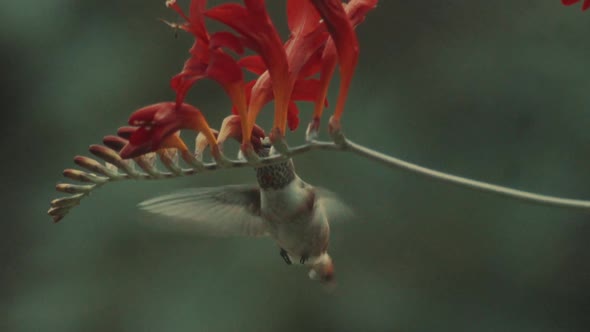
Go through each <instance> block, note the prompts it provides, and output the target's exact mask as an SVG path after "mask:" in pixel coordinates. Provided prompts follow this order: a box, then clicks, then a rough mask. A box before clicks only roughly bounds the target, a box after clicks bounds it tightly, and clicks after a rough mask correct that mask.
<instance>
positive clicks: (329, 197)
mask: <svg viewBox="0 0 590 332" xmlns="http://www.w3.org/2000/svg"><path fill="white" fill-rule="evenodd" d="M315 189H316V194H317V196H318V204H320V206H322V207H323V208H324V212H325V213H326V217H327V218H328V221H329V222H339V221H348V220H350V219H352V218H353V217H354V212H353V211H352V209H351V208H350V207H348V205H346V204H345V203H344V202H342V201H341V200H340V199H339V198H338V196H336V194H334V193H333V192H331V191H330V190H328V189H325V188H318V187H316V188H315Z"/></svg>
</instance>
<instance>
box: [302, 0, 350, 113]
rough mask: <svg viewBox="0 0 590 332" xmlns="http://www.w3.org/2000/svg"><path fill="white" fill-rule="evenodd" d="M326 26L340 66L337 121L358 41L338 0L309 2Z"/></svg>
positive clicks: (346, 93) (346, 91)
mask: <svg viewBox="0 0 590 332" xmlns="http://www.w3.org/2000/svg"><path fill="white" fill-rule="evenodd" d="M310 1H311V2H312V3H313V4H314V6H315V7H316V9H317V10H318V12H319V13H320V15H321V16H322V18H323V19H324V22H325V24H326V27H327V28H328V31H329V32H330V35H331V36H332V39H333V40H334V44H335V46H336V50H337V52H338V62H339V64H340V92H339V93H338V99H337V100H336V108H335V110H334V119H335V120H336V121H338V120H339V119H340V117H341V115H342V112H343V111H344V104H345V103H346V97H347V96H348V89H349V88H350V83H351V81H352V75H353V74H354V69H355V68H356V63H357V61H358V54H359V50H358V41H357V39H356V34H355V33H354V30H353V27H352V24H351V22H350V20H349V19H348V16H347V15H346V11H345V10H344V6H343V5H342V2H341V1H340V0H310Z"/></svg>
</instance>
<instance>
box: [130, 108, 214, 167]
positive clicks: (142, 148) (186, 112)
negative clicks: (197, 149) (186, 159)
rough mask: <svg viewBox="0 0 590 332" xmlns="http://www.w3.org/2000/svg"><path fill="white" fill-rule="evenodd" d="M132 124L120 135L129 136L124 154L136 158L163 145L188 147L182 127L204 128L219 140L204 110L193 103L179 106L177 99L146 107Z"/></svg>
mask: <svg viewBox="0 0 590 332" xmlns="http://www.w3.org/2000/svg"><path fill="white" fill-rule="evenodd" d="M129 124H130V125H131V126H134V127H136V129H134V130H133V129H126V130H124V131H122V132H121V133H120V134H119V135H120V136H122V137H125V136H129V142H128V143H127V144H126V145H125V146H124V147H123V148H122V149H121V151H120V152H119V155H120V156H121V158H124V159H127V158H134V157H137V156H140V155H142V154H145V153H148V152H154V151H157V150H160V149H163V148H177V149H179V150H182V151H186V150H187V147H186V145H185V144H184V142H182V140H181V139H180V138H179V137H178V136H177V133H178V131H179V130H181V129H190V130H194V131H197V132H201V133H203V134H204V135H205V137H207V140H208V141H209V142H210V144H212V145H215V146H216V145H217V141H216V139H215V136H214V135H213V132H212V131H211V128H210V127H209V125H208V124H207V121H206V120H205V117H204V116H203V115H202V114H201V112H200V111H199V110H198V109H197V108H195V107H194V106H191V105H189V104H182V105H181V106H180V107H177V106H176V103H174V102H164V103H158V104H154V105H150V106H146V107H143V108H141V109H139V110H137V111H135V112H134V113H133V114H131V116H130V117H129Z"/></svg>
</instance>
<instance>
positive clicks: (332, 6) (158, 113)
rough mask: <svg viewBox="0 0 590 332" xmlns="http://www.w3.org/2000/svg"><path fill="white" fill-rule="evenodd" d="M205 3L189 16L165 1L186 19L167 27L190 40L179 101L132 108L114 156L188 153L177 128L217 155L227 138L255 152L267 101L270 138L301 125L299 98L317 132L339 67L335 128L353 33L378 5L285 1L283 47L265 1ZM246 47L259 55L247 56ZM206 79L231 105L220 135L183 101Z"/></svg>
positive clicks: (352, 61) (196, 0)
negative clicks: (212, 25) (250, 76)
mask: <svg viewBox="0 0 590 332" xmlns="http://www.w3.org/2000/svg"><path fill="white" fill-rule="evenodd" d="M206 3H207V1H206V0H191V1H190V7H189V9H188V12H187V11H184V10H183V9H182V8H181V6H180V5H179V4H177V2H176V1H175V0H168V1H167V2H166V5H167V7H169V8H171V9H173V10H174V11H176V12H177V13H178V14H179V15H180V16H181V18H182V20H183V21H182V22H181V23H178V24H176V23H174V24H173V23H171V25H173V26H175V27H178V28H180V29H182V30H184V31H186V32H188V33H190V34H191V35H192V36H193V37H194V39H195V41H194V44H193V46H192V47H191V49H190V51H189V53H190V57H189V58H188V60H187V61H186V62H185V64H184V67H183V68H182V71H181V72H180V73H178V74H177V75H175V76H174V77H173V78H172V80H171V86H172V89H173V90H174V91H175V92H176V99H175V100H174V101H170V102H161V103H157V104H153V105H149V106H146V107H143V108H141V109H139V110H137V111H135V112H134V113H133V114H132V115H131V117H130V118H129V125H131V127H125V128H123V129H122V130H120V133H119V135H120V136H121V137H124V138H126V139H128V140H127V141H126V143H125V145H124V146H123V147H122V149H121V150H120V152H119V154H120V156H121V157H122V158H125V159H126V158H134V157H138V156H141V155H143V154H146V153H149V152H154V151H158V150H160V149H167V148H174V149H178V150H180V151H181V152H183V153H185V152H186V151H187V150H188V149H187V146H186V144H185V143H184V142H183V141H182V139H181V138H180V135H179V131H180V130H182V129H188V130H194V131H197V132H199V133H200V134H199V135H200V137H204V138H205V139H206V144H205V145H207V144H208V145H209V146H210V147H211V151H212V153H213V154H214V156H215V154H219V150H218V146H219V145H220V144H222V143H223V141H225V140H226V139H227V138H230V137H231V138H235V139H237V140H239V141H241V143H242V150H243V151H246V152H252V151H256V149H257V148H258V147H259V146H260V139H261V138H263V137H264V136H265V133H264V131H263V130H262V129H261V128H259V127H258V126H257V125H256V118H257V116H258V114H259V112H260V110H261V109H262V108H263V107H264V106H265V105H266V104H267V103H269V102H271V101H274V123H273V128H272V130H271V133H270V137H271V140H273V141H277V140H281V139H282V138H283V137H284V135H285V132H286V129H287V127H288V128H289V129H290V130H295V129H296V128H297V127H298V125H299V110H298V108H297V106H296V104H295V102H296V101H309V102H313V103H314V105H315V108H314V113H313V119H312V121H311V124H310V130H311V131H312V132H316V131H317V130H318V127H319V119H320V118H321V115H322V112H323V110H324V108H325V107H326V105H327V101H326V100H327V99H326V96H327V91H328V86H329V83H330V81H331V78H332V76H333V74H334V71H335V68H336V67H337V66H338V67H339V70H340V89H339V95H338V97H337V101H336V105H335V111H334V115H333V116H332V118H331V119H330V126H331V128H339V121H340V117H341V115H342V112H343V110H344V104H345V102H346V97H347V94H348V89H349V86H350V83H351V79H352V76H353V73H354V70H355V67H356V64H357V59H358V53H359V50H358V41H357V38H356V34H355V32H354V28H355V27H356V25H358V24H360V23H361V22H362V21H363V20H364V18H365V16H366V14H367V13H368V12H369V11H370V10H371V9H373V8H374V7H375V6H376V4H377V0H350V1H348V2H346V3H343V2H342V1H341V0H287V20H288V25H289V29H290V36H289V39H288V40H287V41H286V42H283V41H282V40H281V38H280V36H279V34H278V32H277V30H276V29H275V27H274V25H273V23H272V21H271V19H270V17H269V15H268V12H267V10H266V7H265V2H264V0H244V1H243V5H242V4H238V3H226V4H222V5H219V6H216V7H213V8H207V5H206ZM206 20H214V21H217V22H220V23H222V24H224V25H225V26H227V27H229V28H231V31H218V32H213V33H211V32H210V31H208V29H207V27H206V24H205V23H206ZM245 49H250V50H252V51H253V52H254V53H255V54H256V55H251V56H244V51H245ZM244 70H247V71H250V72H252V73H254V74H256V76H257V79H255V80H253V81H251V82H246V81H245V76H244ZM204 78H209V79H212V80H214V81H216V82H218V83H219V84H220V85H221V87H222V88H223V89H224V91H225V92H226V93H227V95H228V96H229V98H230V100H231V102H232V105H233V113H234V115H230V116H229V117H228V118H226V121H224V122H223V124H222V127H221V129H220V130H219V132H217V131H215V130H213V129H211V127H210V126H209V124H208V123H207V121H206V119H205V117H204V116H203V114H202V113H201V112H200V111H199V109H197V108H196V107H194V106H192V105H189V104H187V103H185V99H186V96H187V94H188V92H189V91H190V89H191V88H192V87H193V86H194V85H195V83H197V82H198V81H199V80H201V79H204ZM201 145H203V144H201Z"/></svg>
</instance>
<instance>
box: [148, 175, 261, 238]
mask: <svg viewBox="0 0 590 332" xmlns="http://www.w3.org/2000/svg"><path fill="white" fill-rule="evenodd" d="M138 207H139V208H140V209H141V210H143V211H146V212H148V213H150V214H152V215H153V216H155V217H159V218H158V219H161V220H159V221H158V220H156V221H157V223H159V224H162V225H164V226H172V227H173V228H176V229H181V230H190V231H197V232H202V233H206V234H209V235H217V236H235V235H244V236H262V235H266V226H265V223H264V221H263V219H262V218H261V217H260V191H259V189H258V187H257V186H255V185H235V186H223V187H214V188H198V189H187V190H182V191H179V192H176V193H172V194H169V195H164V196H159V197H156V198H152V199H150V200H147V201H144V202H142V203H140V204H139V205H138ZM149 219H151V220H153V219H154V218H149Z"/></svg>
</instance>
